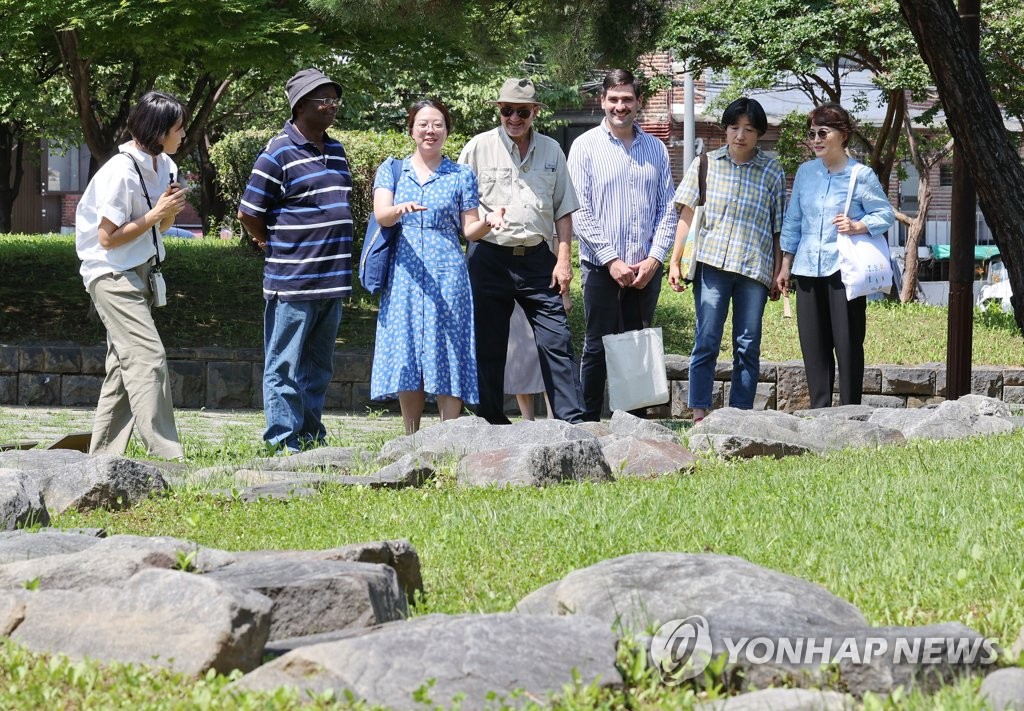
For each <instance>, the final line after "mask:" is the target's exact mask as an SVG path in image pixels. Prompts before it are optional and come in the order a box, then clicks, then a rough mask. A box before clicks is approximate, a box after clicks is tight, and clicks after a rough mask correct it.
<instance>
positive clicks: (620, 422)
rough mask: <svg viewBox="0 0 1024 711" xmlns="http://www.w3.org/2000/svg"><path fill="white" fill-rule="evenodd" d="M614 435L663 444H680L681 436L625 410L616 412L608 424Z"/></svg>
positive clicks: (659, 424) (657, 423)
mask: <svg viewBox="0 0 1024 711" xmlns="http://www.w3.org/2000/svg"><path fill="white" fill-rule="evenodd" d="M608 427H609V429H611V431H612V434H616V435H619V436H620V437H635V438H636V439H648V440H658V441H662V442H674V443H676V444H679V435H678V434H677V433H676V432H675V430H672V429H670V428H668V427H666V426H665V425H663V424H661V423H659V422H652V421H651V420H645V419H643V418H640V417H637V416H636V415H631V414H629V413H628V412H626V411H625V410H616V411H615V412H613V413H612V419H611V421H610V422H609V423H608Z"/></svg>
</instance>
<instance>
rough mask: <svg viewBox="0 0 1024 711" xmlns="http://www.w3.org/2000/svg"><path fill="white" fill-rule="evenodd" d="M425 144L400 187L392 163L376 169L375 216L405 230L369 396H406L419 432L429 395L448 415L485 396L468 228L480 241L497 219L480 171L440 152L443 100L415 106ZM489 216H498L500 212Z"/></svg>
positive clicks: (446, 126) (414, 123) (445, 129)
mask: <svg viewBox="0 0 1024 711" xmlns="http://www.w3.org/2000/svg"><path fill="white" fill-rule="evenodd" d="M407 123H408V129H409V133H410V135H411V136H412V138H413V140H414V141H415V142H416V150H415V151H414V152H413V153H412V155H411V156H409V157H408V158H405V159H404V160H403V161H402V171H401V176H400V177H399V179H398V184H397V186H396V185H395V182H394V177H393V174H392V170H391V162H390V161H385V162H384V164H383V165H381V166H380V167H379V168H378V169H377V178H376V180H375V181H374V184H373V188H374V191H373V214H374V216H375V217H376V218H377V222H378V223H380V224H381V225H383V226H385V227H387V226H389V225H393V224H395V223H396V222H398V221H399V220H401V222H402V234H401V237H400V238H399V241H398V250H397V252H396V254H395V257H394V261H393V262H392V264H391V270H390V272H389V275H388V286H387V288H386V289H385V290H384V293H383V295H382V296H381V301H380V313H379V315H378V316H377V340H376V344H375V346H374V353H373V373H372V375H371V378H370V396H371V397H372V398H373V399H375V400H383V399H389V398H393V397H395V396H396V395H397V396H398V402H399V405H400V406H401V408H402V419H403V421H404V422H405V431H406V433H407V434H412V433H413V432H416V431H417V430H418V429H419V427H420V418H421V416H422V414H423V406H424V403H425V402H426V396H427V394H430V395H433V396H435V397H436V399H437V407H438V410H439V411H440V413H441V419H442V420H450V419H454V418H456V417H458V416H459V415H460V414H461V412H462V404H463V403H464V402H468V403H476V402H477V401H478V399H479V396H478V394H477V393H478V391H477V371H476V355H475V353H476V343H475V336H474V332H473V299H472V295H471V291H470V288H469V273H468V272H467V271H466V259H465V255H464V253H463V251H462V246H461V244H460V243H459V233H460V232H461V233H462V234H463V235H465V237H466V239H467V240H470V241H472V240H477V239H480V238H481V237H483V236H484V235H485V234H487V233H488V232H489V231H490V229H491V227H490V225H489V224H488V223H487V222H485V221H484V220H481V219H480V218H479V216H478V214H477V206H478V205H479V193H478V191H477V181H476V175H475V174H474V173H473V171H472V170H471V169H470V168H469V167H468V166H465V165H459V164H458V163H455V162H453V161H451V160H449V159H448V158H445V157H444V155H443V154H442V153H441V151H442V149H443V147H444V142H445V139H447V138H448V133H449V132H450V131H451V118H450V116H449V114H448V109H447V108H445V106H444V104H442V103H441V102H440V101H436V100H429V99H428V100H423V101H420V102H418V103H416V104H415V105H414V106H413V107H412V108H411V109H410V110H409V118H408V122H407ZM488 219H490V220H492V221H494V222H498V221H500V220H501V215H497V214H495V215H494V217H492V216H491V215H488Z"/></svg>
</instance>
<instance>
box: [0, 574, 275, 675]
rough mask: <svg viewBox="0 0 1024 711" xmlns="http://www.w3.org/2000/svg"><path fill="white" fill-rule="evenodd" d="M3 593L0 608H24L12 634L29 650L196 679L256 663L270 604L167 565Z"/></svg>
mask: <svg viewBox="0 0 1024 711" xmlns="http://www.w3.org/2000/svg"><path fill="white" fill-rule="evenodd" d="M5 598H6V599H7V600H8V602H7V603H0V609H2V608H3V607H4V606H5V605H8V606H9V605H10V604H11V600H12V598H13V602H14V604H16V605H19V606H20V607H21V612H20V617H21V618H22V619H21V620H20V622H19V623H18V624H17V625H16V627H15V628H14V629H13V631H12V632H11V633H10V636H11V639H13V640H14V641H15V642H18V643H19V644H22V645H24V646H26V647H28V648H29V649H31V650H33V651H36V652H45V653H49V654H57V653H60V654H66V655H68V656H71V657H75V658H81V657H89V658H92V659H97V660H100V661H118V662H131V663H135V664H146V665H151V666H159V667H165V668H169V669H173V670H175V671H178V672H182V673H185V674H191V675H194V676H198V675H200V674H203V673H205V672H206V671H207V670H210V669H214V670H216V671H218V672H220V673H223V674H227V673H229V672H230V671H232V670H234V669H240V670H242V671H249V670H251V669H253V668H255V667H256V666H257V665H258V664H259V662H260V658H261V655H262V653H263V645H264V644H265V643H266V640H267V633H268V631H269V629H270V610H271V607H272V603H271V601H270V600H269V599H268V598H266V597H264V596H263V595H260V594H258V593H255V592H252V591H248V590H241V589H239V588H235V587H232V586H227V585H221V584H220V583H218V582H216V581H214V580H212V579H210V578H208V577H207V576H200V575H192V574H189V573H183V572H180V571H169V570H144V571H142V572H140V573H139V574H138V575H135V576H134V577H132V578H131V579H129V580H128V581H127V582H126V583H124V584H123V585H122V586H119V587H117V588H111V587H98V588H89V589H86V590H74V591H72V590H37V591H25V590H20V591H8V592H4V593H0V600H3V599H5ZM10 617H11V616H10V615H9V614H8V615H7V619H8V620H9V619H10ZM3 626H7V627H10V625H9V624H7V625H3Z"/></svg>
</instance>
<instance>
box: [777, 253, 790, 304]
mask: <svg viewBox="0 0 1024 711" xmlns="http://www.w3.org/2000/svg"><path fill="white" fill-rule="evenodd" d="M791 261H792V257H790V259H789V260H787V259H786V258H783V260H782V267H781V268H780V269H779V275H778V276H777V277H775V289H776V290H777V293H779V294H787V293H789V276H790V271H789V269H790V266H791V265H790V262H791ZM776 298H777V297H776Z"/></svg>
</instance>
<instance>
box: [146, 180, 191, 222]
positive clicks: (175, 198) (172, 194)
mask: <svg viewBox="0 0 1024 711" xmlns="http://www.w3.org/2000/svg"><path fill="white" fill-rule="evenodd" d="M184 208H185V191H184V190H182V189H181V188H179V187H178V184H177V183H171V184H170V185H168V186H167V190H165V191H164V193H163V195H161V196H160V198H159V199H158V200H157V201H156V205H155V206H154V207H153V209H152V210H151V211H150V214H152V215H153V217H154V218H155V219H154V222H163V221H164V220H167V219H173V218H174V216H175V215H177V214H178V213H179V212H181V211H182V210H183V209H184Z"/></svg>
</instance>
